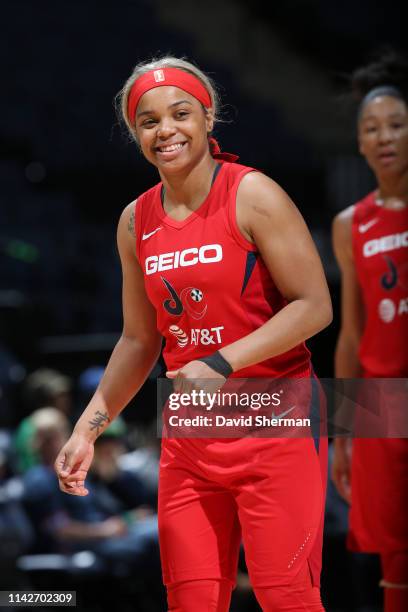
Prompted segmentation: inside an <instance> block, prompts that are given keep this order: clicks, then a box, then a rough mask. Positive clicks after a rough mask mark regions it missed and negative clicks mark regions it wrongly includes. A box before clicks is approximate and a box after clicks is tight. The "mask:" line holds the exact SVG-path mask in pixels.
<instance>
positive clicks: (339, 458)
mask: <svg viewBox="0 0 408 612" xmlns="http://www.w3.org/2000/svg"><path fill="white" fill-rule="evenodd" d="M351 453H352V444H351V440H350V439H349V438H337V439H336V440H335V441H334V456H333V463H332V470H331V471H332V474H331V476H332V480H333V482H334V484H335V486H336V489H337V492H338V493H339V495H340V496H341V497H342V498H343V499H344V500H345V501H346V502H347V503H348V504H351Z"/></svg>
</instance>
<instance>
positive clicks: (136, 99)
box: [55, 57, 332, 612]
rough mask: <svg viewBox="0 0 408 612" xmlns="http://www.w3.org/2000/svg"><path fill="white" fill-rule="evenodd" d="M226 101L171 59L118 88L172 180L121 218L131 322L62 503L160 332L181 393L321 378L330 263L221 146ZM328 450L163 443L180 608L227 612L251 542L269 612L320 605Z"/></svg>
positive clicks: (180, 611)
mask: <svg viewBox="0 0 408 612" xmlns="http://www.w3.org/2000/svg"><path fill="white" fill-rule="evenodd" d="M217 106H218V99H217V94H216V91H215V89H214V87H213V85H212V84H211V82H210V80H209V79H208V78H207V76H206V75H205V74H204V73H203V72H201V71H200V70H199V69H198V68H197V67H195V66H194V65H192V64H191V63H189V62H186V61H185V60H181V59H178V58H172V57H165V58H161V59H159V60H155V61H152V62H146V63H142V64H139V65H138V66H137V67H136V68H135V70H134V72H133V74H132V75H131V77H130V78H129V80H128V81H127V83H126V84H125V86H124V89H123V91H122V94H121V107H122V113H123V116H124V119H125V121H126V124H127V126H128V128H129V131H130V133H131V135H132V136H133V137H134V139H135V140H136V142H137V143H138V145H139V147H140V149H141V151H142V153H143V155H144V156H145V158H146V159H147V161H149V162H150V163H152V164H153V165H154V166H155V167H156V168H157V169H158V172H159V175H160V179H161V182H160V183H158V184H157V185H156V186H154V187H153V188H152V189H150V190H148V191H147V192H145V193H144V194H142V195H141V196H139V197H138V198H137V201H136V202H132V203H131V204H130V205H128V206H127V207H126V208H125V210H124V212H123V214H122V216H121V219H120V221H119V227H118V247H119V252H120V256H121V262H122V269H123V313H124V328H123V333H122V337H121V339H120V340H119V342H118V344H117V345H116V347H115V349H114V351H113V354H112V356H111V359H110V361H109V363H108V365H107V368H106V371H105V374H104V376H103V379H102V381H101V383H100V385H99V387H98V389H97V391H96V393H95V395H94V397H93V398H92V399H91V401H90V403H89V405H88V406H87V408H86V409H85V411H84V413H83V414H82V416H81V417H80V419H79V420H78V422H77V424H76V426H75V428H74V432H73V434H72V436H71V439H70V440H69V441H68V443H67V444H66V445H65V446H64V448H63V449H62V450H61V452H60V454H59V456H58V458H57V460H56V463H55V468H56V471H57V474H58V477H59V482H60V488H61V489H62V490H63V491H65V492H66V493H70V494H73V495H86V494H87V490H86V488H85V484H84V481H85V477H86V474H87V471H88V468H89V465H90V463H91V461H92V457H93V444H94V441H95V438H96V437H97V435H98V434H99V433H100V432H101V431H103V429H104V428H105V427H106V425H107V424H108V423H109V422H110V421H111V420H112V419H114V418H115V416H117V414H119V412H120V411H121V410H122V409H123V408H124V406H125V405H126V404H127V403H128V402H129V401H130V399H131V398H132V397H133V396H134V395H135V393H136V392H137V391H138V389H139V388H140V387H141V385H142V384H143V382H144V381H145V379H146V377H147V375H148V373H149V372H150V370H151V369H152V367H153V366H154V364H155V362H156V360H157V358H158V356H159V354H160V350H161V341H162V337H164V338H165V347H164V351H163V356H164V359H165V362H166V365H167V368H168V372H167V376H168V377H169V378H171V379H173V381H174V389H175V390H176V391H180V390H181V389H182V390H183V391H188V390H189V389H191V385H192V384H193V383H192V381H194V380H195V381H200V380H201V381H205V380H208V379H212V380H213V381H215V383H216V384H217V385H218V386H219V387H221V386H222V385H223V384H224V382H225V381H226V379H227V378H228V377H254V378H256V377H258V378H261V377H267V378H274V377H293V378H305V379H309V380H312V377H313V372H312V368H311V364H310V353H309V351H308V350H307V348H306V346H305V345H304V340H306V339H307V338H309V337H310V336H312V335H313V334H316V333H317V332H318V331H319V330H321V329H322V328H324V327H326V326H327V325H328V324H329V322H330V321H331V316H332V314H331V302H330V297H329V293H328V288H327V285H326V281H325V278H324V273H323V269H322V266H321V262H320V260H319V257H318V254H317V251H316V249H315V246H314V244H313V241H312V239H311V236H310V234H309V232H308V230H307V227H306V225H305V223H304V221H303V219H302V217H301V215H300V213H299V211H298V210H297V208H296V207H295V205H294V204H293V202H292V201H291V200H290V199H289V197H288V196H287V194H286V193H285V192H284V191H283V190H282V189H281V188H280V187H279V186H278V185H277V184H276V183H275V182H274V181H273V180H271V179H269V178H268V177H266V176H265V175H263V174H261V173H260V172H256V171H254V170H253V169H252V168H247V167H246V166H242V165H239V164H237V163H234V162H236V159H237V158H236V156H234V155H231V154H227V153H221V152H220V151H219V148H218V145H217V143H216V141H215V140H214V139H213V138H212V137H211V133H212V130H213V127H214V123H215V121H216V119H217ZM254 119H255V118H254ZM257 123H258V118H257ZM254 129H262V126H261V125H260V124H258V125H254ZM312 382H313V381H312ZM203 384H204V383H203ZM318 451H321V453H320V454H319V452H318ZM325 454H326V448H325V441H324V440H321V441H320V443H319V442H318V443H317V445H316V442H315V441H314V440H313V438H311V437H309V438H307V437H306V438H292V439H290V438H263V439H262V438H245V437H241V438H239V437H238V438H231V439H227V440H225V439H216V438H214V439H208V438H207V439H206V438H203V439H201V438H200V439H199V438H194V439H188V438H185V439H179V438H173V439H171V438H168V439H163V440H162V451H161V460H160V477H159V535H160V548H161V558H162V567H163V577H164V582H165V584H166V587H167V592H168V603H169V610H171V611H173V612H191V611H192V610H194V612H207V611H208V610H213V611H217V612H226V611H227V610H228V609H229V602H230V598H231V590H232V588H233V585H234V582H235V578H236V571H237V560H238V551H239V546H240V541H241V537H242V539H243V542H244V547H245V551H246V561H247V566H248V571H249V575H250V578H251V582H252V585H253V587H254V590H255V594H256V597H257V598H258V601H259V602H260V605H261V606H262V608H263V610H266V611H270V612H272V611H274V612H278V611H279V610H287V611H289V610H292V611H293V612H294V611H298V610H310V611H315V612H317V611H321V610H323V608H322V604H321V601H320V591H319V575H320V564H321V533H322V523H323V505H324V487H325V482H324V480H325V474H324V457H325ZM322 457H323V459H322Z"/></svg>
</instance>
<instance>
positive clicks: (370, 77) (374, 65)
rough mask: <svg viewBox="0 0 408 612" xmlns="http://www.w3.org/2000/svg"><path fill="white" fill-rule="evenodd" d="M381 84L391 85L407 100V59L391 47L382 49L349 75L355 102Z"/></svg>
mask: <svg viewBox="0 0 408 612" xmlns="http://www.w3.org/2000/svg"><path fill="white" fill-rule="evenodd" d="M382 85H393V86H394V87H396V88H397V89H399V90H400V91H401V93H402V95H403V97H404V99H405V100H406V101H408V60H407V59H406V58H405V57H403V56H401V55H399V54H398V53H396V52H395V51H394V50H392V49H387V50H385V51H382V52H381V53H380V55H379V56H377V58H375V59H373V61H372V62H371V63H369V64H367V65H366V66H363V67H361V68H357V70H355V71H354V72H353V74H352V75H351V90H352V93H353V97H354V98H355V99H356V100H357V102H361V101H362V100H363V98H364V97H365V96H366V95H367V94H368V92H369V91H371V90H372V89H374V88H375V87H380V86H382Z"/></svg>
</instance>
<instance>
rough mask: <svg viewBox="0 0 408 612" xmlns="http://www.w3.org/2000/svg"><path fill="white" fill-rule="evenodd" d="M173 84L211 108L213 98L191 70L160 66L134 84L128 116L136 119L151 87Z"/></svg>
mask: <svg viewBox="0 0 408 612" xmlns="http://www.w3.org/2000/svg"><path fill="white" fill-rule="evenodd" d="M168 85H173V86H174V87H179V88H180V89H182V90H183V91H186V92H187V93H189V94H191V95H192V96H194V98H197V100H199V101H200V102H201V104H203V105H204V106H205V107H206V108H210V107H211V106H212V104H211V98H210V94H209V93H208V91H207V89H206V88H205V87H204V85H203V84H202V83H201V81H200V80H199V79H198V78H197V77H195V76H194V75H193V74H190V73H189V72H185V71H184V70H179V69H178V68H160V69H157V70H151V71H149V72H146V73H145V74H142V76H140V77H139V78H138V79H137V80H136V81H135V82H134V84H133V86H132V89H131V90H130V94H129V98H128V117H129V121H130V122H131V123H133V122H134V120H135V113H136V109H137V105H138V104H139V100H140V98H141V97H142V96H143V94H145V93H146V92H147V91H149V90H150V89H155V88H156V87H164V86H168Z"/></svg>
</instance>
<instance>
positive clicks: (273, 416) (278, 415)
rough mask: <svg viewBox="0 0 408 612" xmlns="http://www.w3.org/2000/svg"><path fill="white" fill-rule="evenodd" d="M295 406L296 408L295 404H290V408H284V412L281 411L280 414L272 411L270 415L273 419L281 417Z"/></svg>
mask: <svg viewBox="0 0 408 612" xmlns="http://www.w3.org/2000/svg"><path fill="white" fill-rule="evenodd" d="M295 408H296V405H295V406H292V407H291V408H288V409H287V410H285V412H281V413H280V414H275V413H274V412H272V414H271V417H272V418H273V419H283V417H284V416H286V415H287V414H289V412H292V410H294V409H295Z"/></svg>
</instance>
